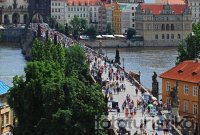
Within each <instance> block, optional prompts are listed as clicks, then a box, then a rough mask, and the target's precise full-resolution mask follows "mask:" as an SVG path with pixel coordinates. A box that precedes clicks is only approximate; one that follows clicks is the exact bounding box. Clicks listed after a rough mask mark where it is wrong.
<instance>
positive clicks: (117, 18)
mask: <svg viewBox="0 0 200 135" xmlns="http://www.w3.org/2000/svg"><path fill="white" fill-rule="evenodd" d="M112 7H113V20H112V21H113V22H112V24H113V29H114V33H115V34H122V32H121V9H120V6H119V4H118V3H117V2H115V3H113V4H112Z"/></svg>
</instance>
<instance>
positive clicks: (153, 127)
mask: <svg viewBox="0 0 200 135" xmlns="http://www.w3.org/2000/svg"><path fill="white" fill-rule="evenodd" d="M152 129H153V131H155V122H154V121H153V123H152Z"/></svg>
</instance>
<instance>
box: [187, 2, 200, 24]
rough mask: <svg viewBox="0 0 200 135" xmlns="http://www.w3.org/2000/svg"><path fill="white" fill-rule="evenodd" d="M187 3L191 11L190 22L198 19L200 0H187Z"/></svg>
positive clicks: (199, 18)
mask: <svg viewBox="0 0 200 135" xmlns="http://www.w3.org/2000/svg"><path fill="white" fill-rule="evenodd" d="M188 5H189V7H190V9H191V11H192V22H193V23H197V22H199V21H200V0H188Z"/></svg>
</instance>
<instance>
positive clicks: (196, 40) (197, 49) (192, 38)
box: [176, 22, 200, 64]
mask: <svg viewBox="0 0 200 135" xmlns="http://www.w3.org/2000/svg"><path fill="white" fill-rule="evenodd" d="M185 43H186V46H184V45H183V44H180V45H179V47H178V50H177V51H178V57H177V61H176V63H177V64H178V63H180V62H182V61H185V60H193V59H195V58H198V57H199V56H200V22H199V23H197V24H194V25H193V33H191V34H189V35H188V36H187V38H186V39H185Z"/></svg>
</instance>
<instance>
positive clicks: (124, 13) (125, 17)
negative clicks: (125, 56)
mask: <svg viewBox="0 0 200 135" xmlns="http://www.w3.org/2000/svg"><path fill="white" fill-rule="evenodd" d="M119 5H120V8H121V32H122V34H125V33H127V30H128V28H133V29H135V12H136V8H137V6H138V3H119Z"/></svg>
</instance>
